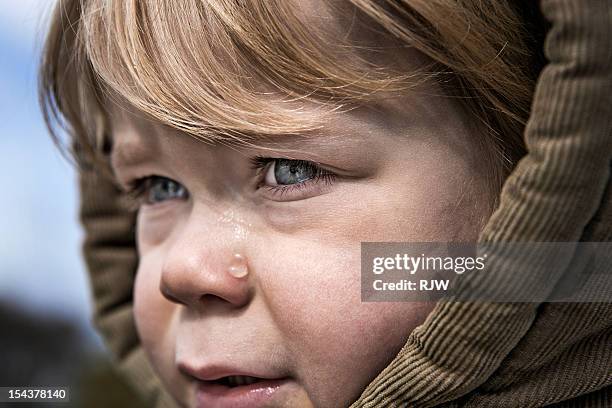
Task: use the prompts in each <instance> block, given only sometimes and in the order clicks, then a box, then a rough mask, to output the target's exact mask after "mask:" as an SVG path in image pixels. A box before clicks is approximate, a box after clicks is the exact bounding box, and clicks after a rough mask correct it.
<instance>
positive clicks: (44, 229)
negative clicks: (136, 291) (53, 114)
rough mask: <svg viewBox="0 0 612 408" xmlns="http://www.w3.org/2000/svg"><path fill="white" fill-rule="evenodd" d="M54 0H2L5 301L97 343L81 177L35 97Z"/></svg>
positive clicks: (1, 254)
mask: <svg viewBox="0 0 612 408" xmlns="http://www.w3.org/2000/svg"><path fill="white" fill-rule="evenodd" d="M52 5H53V1H52V0H18V1H15V0H0V188H1V191H2V192H3V194H2V196H1V197H0V231H2V238H0V299H2V300H6V299H8V300H11V301H13V302H18V303H19V304H21V305H22V306H23V307H24V308H27V309H30V310H32V311H33V312H35V313H40V314H46V313H51V314H62V315H64V316H66V317H67V318H69V319H71V320H73V321H74V322H75V323H77V324H78V325H79V326H80V327H81V328H83V330H85V331H86V332H87V333H88V334H89V335H90V338H91V339H92V340H96V337H95V335H94V334H93V332H92V331H91V328H90V326H89V317H90V313H91V303H90V294H89V287H88V283H87V280H86V274H85V270H84V266H83V263H82V260H81V257H80V244H81V232H80V227H79V225H78V219H77V211H78V209H77V201H78V198H77V191H76V178H75V173H74V171H73V169H72V168H71V166H70V164H69V163H67V162H66V161H65V160H64V159H63V158H62V156H61V155H60V153H59V152H58V151H57V149H56V148H55V147H54V145H53V143H52V142H51V140H50V138H49V136H48V135H47V132H46V130H45V128H44V124H43V121H42V117H41V115H40V112H39V109H38V105H37V99H36V70H37V64H38V51H39V49H40V40H41V38H42V34H43V32H44V28H45V26H46V24H45V23H46V17H47V16H48V15H49V12H50V9H51V8H52Z"/></svg>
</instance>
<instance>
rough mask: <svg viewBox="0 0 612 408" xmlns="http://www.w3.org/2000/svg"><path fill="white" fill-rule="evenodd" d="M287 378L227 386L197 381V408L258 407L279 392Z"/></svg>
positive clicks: (267, 402) (268, 401)
mask: <svg viewBox="0 0 612 408" xmlns="http://www.w3.org/2000/svg"><path fill="white" fill-rule="evenodd" d="M287 382H288V380H287V379H279V380H261V381H258V382H256V383H253V384H249V385H239V386H237V387H227V386H225V385H220V384H213V383H210V382H202V381H199V382H198V385H197V389H196V402H197V403H196V406H197V407H198V408H247V407H248V408H258V407H263V406H265V405H266V404H269V403H270V401H271V400H272V399H273V398H274V397H275V396H276V395H278V394H279V391H280V389H281V388H282V386H283V385H285V384H287Z"/></svg>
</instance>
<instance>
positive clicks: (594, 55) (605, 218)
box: [80, 0, 612, 407]
mask: <svg viewBox="0 0 612 408" xmlns="http://www.w3.org/2000/svg"><path fill="white" fill-rule="evenodd" d="M540 9H541V12H542V15H543V16H544V17H545V18H546V20H547V21H548V22H549V23H550V24H551V28H550V30H549V31H548V33H547V36H546V39H545V47H544V53H545V55H546V58H547V60H548V64H547V65H546V66H545V67H544V69H543V71H542V73H541V75H540V77H539V79H538V83H537V87H536V92H535V97H534V100H533V105H532V114H531V117H530V119H529V122H528V124H527V127H526V131H525V142H526V146H527V148H528V154H527V155H526V156H525V157H524V158H523V159H522V160H521V161H520V162H519V164H518V165H517V167H516V169H515V170H514V172H513V173H512V174H511V175H510V177H509V178H508V179H507V180H506V183H505V185H504V188H503V190H502V193H501V197H500V205H499V207H498V208H497V210H496V211H495V213H494V214H493V216H492V217H491V219H490V220H489V222H488V224H487V225H486V227H485V229H484V231H483V232H482V234H481V235H480V238H479V239H480V242H485V243H486V242H506V241H510V242H579V241H587V242H592V241H593V242H609V241H612V181H611V177H610V174H611V161H612V4H610V3H609V2H608V1H606V0H595V1H584V0H542V1H541V2H540ZM80 188H81V197H82V201H81V221H82V224H83V226H84V228H85V231H86V238H85V242H84V255H85V259H86V263H87V266H88V271H89V273H90V277H91V279H90V281H91V285H92V290H93V296H94V298H95V316H94V320H95V323H96V325H97V327H98V329H99V330H100V331H101V333H102V335H103V336H104V338H105V340H106V342H107V345H108V346H109V348H110V349H111V350H112V352H113V354H114V356H115V358H116V362H117V365H118V367H119V368H120V370H121V371H122V372H123V373H125V374H126V376H127V378H128V379H129V380H130V381H131V382H132V383H133V384H134V386H135V387H136V389H137V390H139V391H140V392H141V394H142V395H143V396H145V398H146V401H147V402H148V405H149V406H160V407H161V406H167V407H173V406H175V403H174V402H173V401H172V399H171V397H170V396H169V395H168V394H167V393H166V392H165V391H164V390H163V389H162V387H161V385H160V382H159V379H158V378H157V377H156V376H155V374H154V372H153V370H152V368H151V366H150V364H149V363H148V361H147V359H146V357H145V355H144V351H143V349H142V347H141V345H140V344H139V340H138V336H137V333H136V330H135V326H134V321H133V315H132V286H133V277H134V274H135V271H136V266H137V254H136V249H135V239H134V234H135V232H134V225H135V215H134V213H132V212H130V211H128V209H127V207H126V206H125V204H124V202H123V201H122V200H121V199H120V196H119V191H118V190H117V189H116V188H115V187H114V186H113V184H111V183H110V182H108V181H105V180H104V179H103V178H101V177H99V176H97V175H96V174H95V173H94V172H93V171H88V170H82V171H81V173H80ZM515 261H516V262H515V263H513V262H509V263H508V261H506V263H504V264H503V265H502V264H499V265H497V267H498V270H499V271H502V270H503V271H512V270H513V268H519V265H520V260H515ZM500 262H501V261H500ZM607 262H608V263H607V264H606V265H603V266H602V267H604V268H606V270H612V260H609V259H608V261H607ZM568 265H569V261H568V263H567V264H566V265H565V266H566V267H567V266H568ZM493 266H494V267H495V266H496V265H493ZM504 273H505V272H504ZM478 279H479V281H478V282H477V283H478V284H480V285H495V284H496V283H497V280H498V279H500V274H499V273H491V274H486V275H483V276H480V277H479V278H478ZM611 345H612V303H603V302H600V303H577V302H574V303H552V302H551V303H537V302H532V303H493V302H440V303H438V304H437V306H436V307H435V309H434V310H433V311H432V312H431V314H430V315H429V316H428V318H427V319H426V321H425V322H424V323H423V324H422V325H421V326H419V327H418V328H417V329H415V330H414V331H413V332H412V334H411V335H410V336H409V338H408V341H407V343H406V345H405V346H404V347H403V349H402V350H401V351H400V353H399V354H398V355H397V356H396V358H395V359H394V360H393V361H392V362H391V364H390V365H389V366H388V367H386V368H385V369H384V370H383V371H382V372H381V373H380V374H379V375H378V376H377V377H376V378H375V379H374V381H372V383H371V384H370V385H369V386H368V387H367V388H366V389H365V390H364V392H363V394H362V395H361V397H360V398H359V399H358V400H357V401H356V402H355V403H354V404H353V405H352V407H389V406H397V407H399V406H401V407H405V406H410V407H430V406H441V407H540V406H547V405H551V404H557V405H555V406H562V407H578V406H580V407H584V406H587V407H591V406H592V407H604V406H605V407H607V406H612V347H611Z"/></svg>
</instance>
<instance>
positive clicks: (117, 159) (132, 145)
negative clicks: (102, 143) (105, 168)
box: [110, 138, 155, 168]
mask: <svg viewBox="0 0 612 408" xmlns="http://www.w3.org/2000/svg"><path fill="white" fill-rule="evenodd" d="M135 139H136V140H130V141H128V142H120V143H117V144H115V145H114V146H113V148H112V151H111V158H110V162H111V166H112V167H113V168H122V167H129V166H135V165H138V164H140V163H144V162H146V161H149V160H150V159H151V158H152V157H154V156H155V155H154V152H153V150H154V149H153V148H151V147H150V146H149V145H148V144H145V143H142V142H140V141H139V140H138V138H135Z"/></svg>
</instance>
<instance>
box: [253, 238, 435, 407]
mask: <svg viewBox="0 0 612 408" xmlns="http://www.w3.org/2000/svg"><path fill="white" fill-rule="evenodd" d="M267 248H268V250H267V253H268V254H269V255H270V256H273V257H274V258H273V259H269V260H268V261H267V265H276V268H275V269H274V270H272V269H266V270H264V271H262V276H261V278H260V284H261V285H262V292H263V293H265V294H266V297H267V300H268V304H269V308H270V309H271V310H272V311H273V312H274V311H276V314H275V316H274V318H275V322H276V324H277V325H278V327H279V329H280V330H281V331H282V332H283V334H284V339H285V341H286V347H287V348H288V349H289V351H290V354H291V355H292V356H293V358H294V359H295V360H294V365H295V367H296V371H297V372H298V375H299V377H300V380H301V382H302V384H303V385H304V388H305V389H306V390H307V392H308V394H309V395H310V396H311V398H312V399H313V401H314V402H315V403H316V404H315V405H317V406H348V405H349V403H350V402H351V401H352V400H354V399H356V398H357V397H358V396H359V394H360V393H361V391H362V390H363V389H364V388H365V387H366V386H367V384H368V383H369V382H370V381H371V380H372V379H373V378H374V377H375V376H376V375H377V374H378V372H380V371H381V370H382V369H383V368H384V367H385V366H386V365H387V364H388V363H389V362H390V361H391V359H393V357H395V355H396V354H397V353H398V352H399V350H400V349H401V347H402V346H403V345H404V344H405V341H406V339H407V337H408V335H409V334H410V332H411V331H412V330H413V329H414V328H415V327H416V326H417V325H418V324H420V323H421V322H422V320H423V319H424V318H425V317H426V315H427V314H428V313H429V311H430V310H431V309H432V308H433V305H432V304H426V303H409V302H405V303H362V302H361V277H360V273H359V270H360V250H359V244H355V243H353V244H352V245H351V246H345V247H330V246H322V245H321V244H320V243H319V242H318V241H314V242H313V241H309V240H303V241H299V240H290V241H289V240H286V241H284V242H283V244H282V248H281V247H276V248H275V247H274V245H272V244H269V245H268V247H267ZM283 254H284V255H283ZM288 254H291V255H288ZM297 254H299V255H297ZM281 265H282V267H281ZM338 383H342V384H343V387H342V389H341V390H340V389H339V388H338V386H337V384H338Z"/></svg>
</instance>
